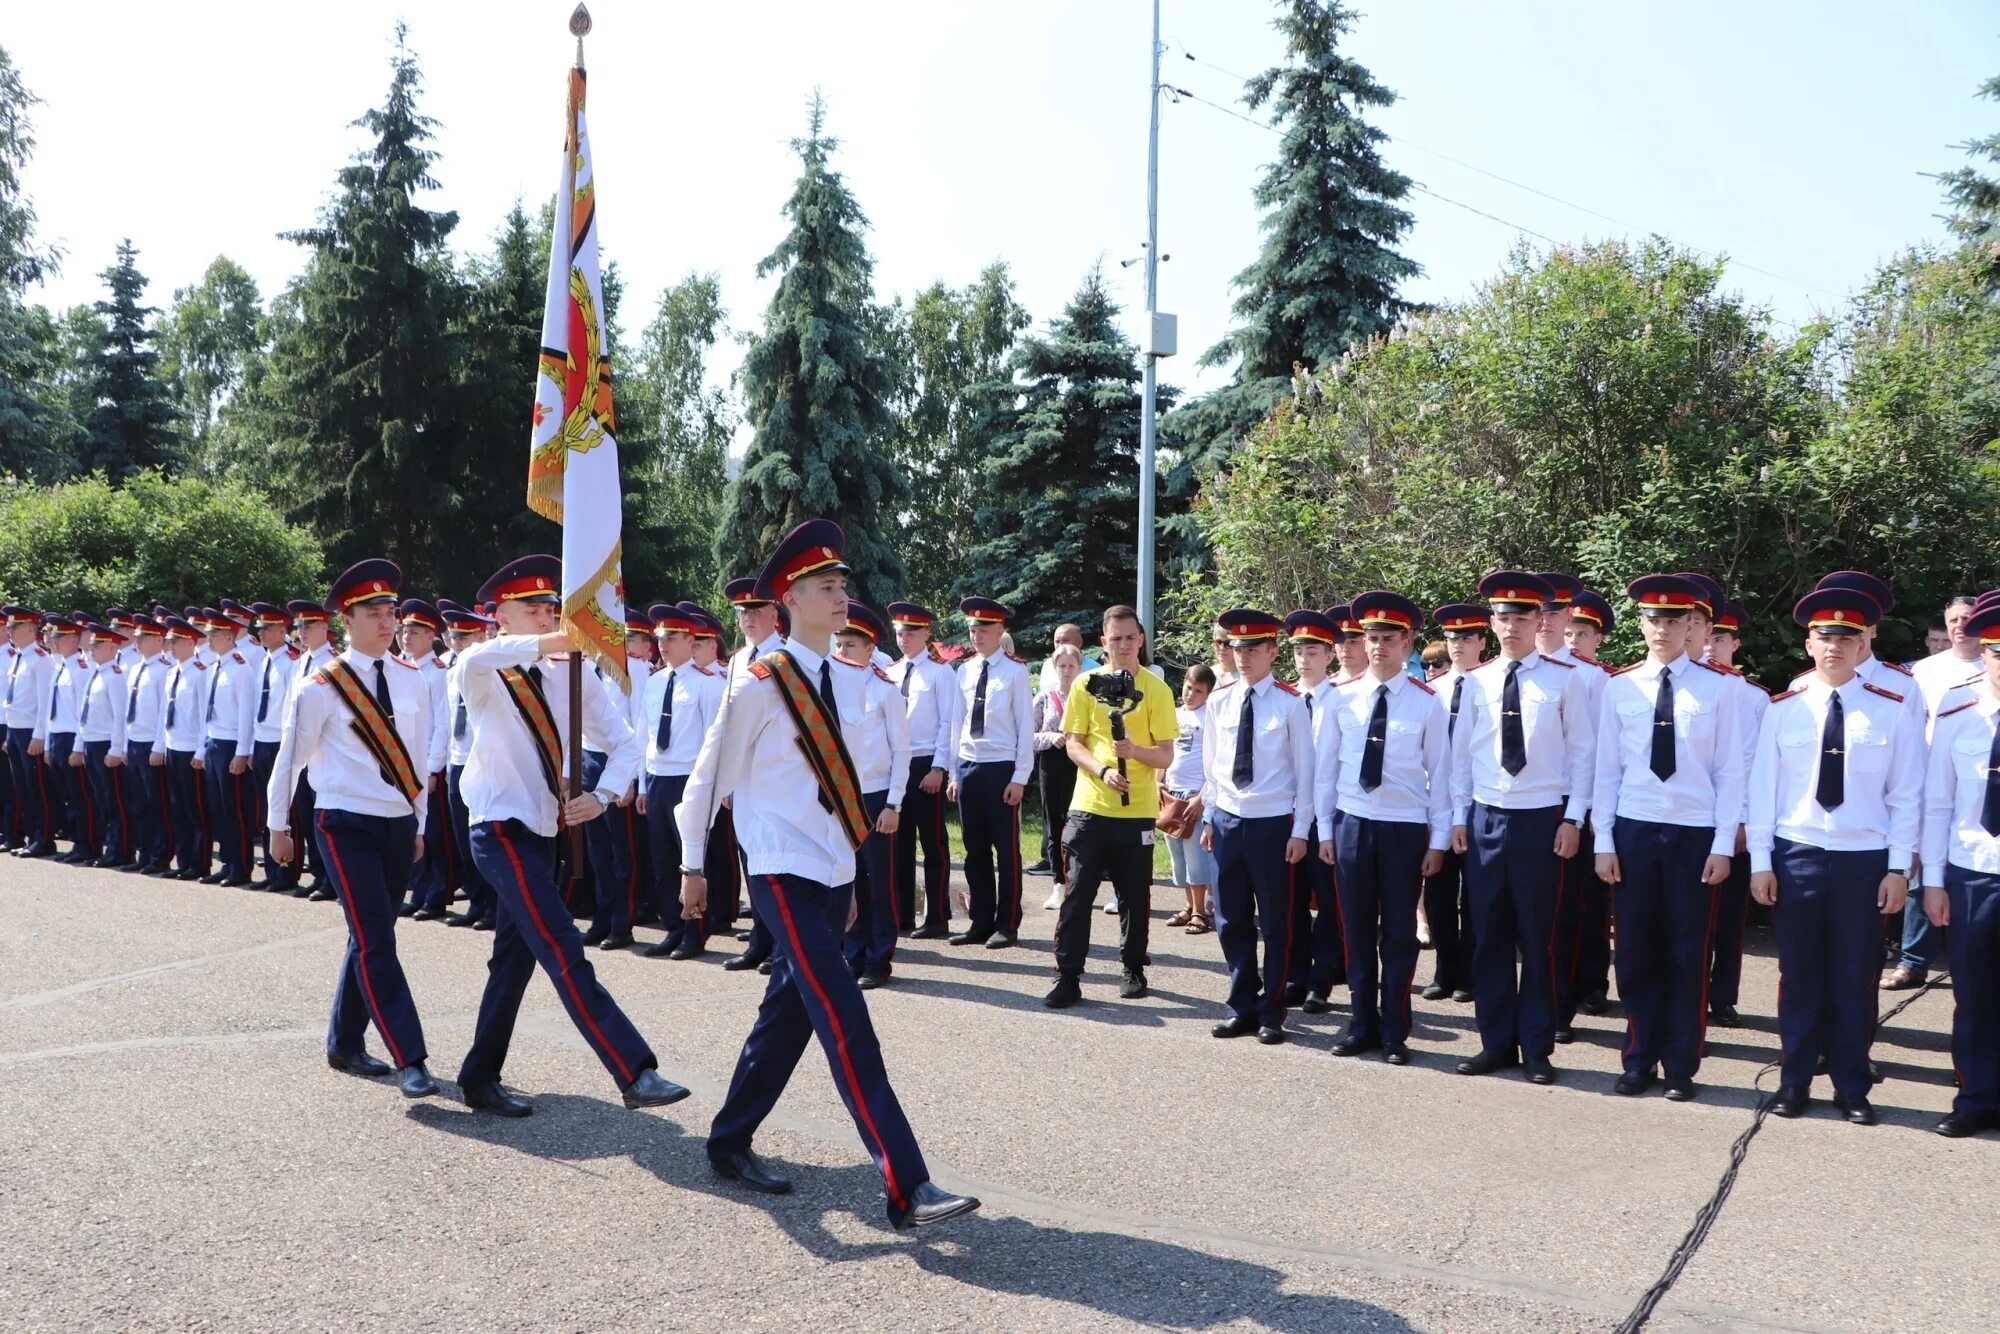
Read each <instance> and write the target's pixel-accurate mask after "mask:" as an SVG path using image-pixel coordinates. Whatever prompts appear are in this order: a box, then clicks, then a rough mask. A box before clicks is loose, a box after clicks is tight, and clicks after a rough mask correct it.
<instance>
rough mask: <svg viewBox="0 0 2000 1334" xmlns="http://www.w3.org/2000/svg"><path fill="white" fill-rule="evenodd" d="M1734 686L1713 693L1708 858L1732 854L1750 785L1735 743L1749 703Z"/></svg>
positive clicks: (1729, 682) (1726, 683) (1728, 682)
mask: <svg viewBox="0 0 2000 1334" xmlns="http://www.w3.org/2000/svg"><path fill="white" fill-rule="evenodd" d="M1738 684H1739V683H1738V682H1736V681H1733V680H1724V681H1723V682H1722V689H1721V690H1720V691H1718V692H1717V694H1718V696H1719V697H1720V698H1719V699H1718V701H1717V708H1716V717H1715V761H1714V762H1715V840H1714V841H1713V842H1712V843H1710V844H1709V847H1708V853H1709V855H1710V856H1711V857H1728V856H1732V855H1734V853H1735V852H1736V816H1737V813H1738V812H1740V811H1741V810H1742V809H1743V794H1744V792H1745V790H1746V789H1747V788H1748V787H1749V784H1750V775H1749V772H1748V769H1749V766H1748V763H1747V762H1746V761H1745V759H1744V757H1743V747H1742V746H1741V745H1740V744H1738V742H1737V740H1736V738H1737V737H1739V736H1741V735H1742V732H1743V728H1744V727H1745V726H1746V724H1747V722H1748V718H1749V713H1750V709H1749V704H1750V701H1749V700H1747V699H1745V698H1744V697H1743V692H1742V691H1741V690H1740V689H1738V688H1737V686H1738ZM1606 693H1607V694H1608V693H1609V692H1608V691H1607V692H1606ZM1599 744H1600V745H1601V744H1603V743H1602V742H1601V741H1600V742H1599Z"/></svg>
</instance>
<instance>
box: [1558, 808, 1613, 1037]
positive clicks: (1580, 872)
mask: <svg viewBox="0 0 2000 1334" xmlns="http://www.w3.org/2000/svg"><path fill="white" fill-rule="evenodd" d="M1591 849H1592V844H1591V836H1590V822H1589V816H1588V815H1586V816H1585V817H1584V824H1583V827H1582V828H1581V829H1580V830H1579V831H1578V833H1577V848H1576V856H1574V857H1571V858H1570V859H1569V860H1568V861H1564V860H1562V859H1561V858H1557V859H1556V901H1555V924H1554V927H1553V930H1552V931H1551V933H1550V936H1549V940H1550V943H1551V947H1552V949H1553V950H1554V961H1553V963H1551V965H1550V967H1551V968H1552V969H1553V970H1554V973H1555V983H1556V1027H1557V1028H1569V1027H1571V1026H1572V1025H1574V1023H1575V1022H1576V1001H1577V997H1578V996H1581V995H1582V994H1583V986H1582V973H1581V968H1580V965H1581V963H1582V960H1583V955H1584V951H1585V945H1584V938H1585V936H1586V934H1587V931H1586V927H1585V921H1586V919H1587V918H1588V917H1589V910H1590V896H1591V890H1590V886H1591V885H1592V884H1594V883H1596V882H1597V863H1596V861H1595V858H1594V854H1593V853H1592V851H1591ZM1609 916H1610V913H1609V907H1608V905H1607V906H1606V907H1605V918H1606V921H1607V930H1608V929H1609V928H1608V921H1609ZM1606 948H1607V951H1608V949H1609V946H1608V945H1607V947H1606Z"/></svg>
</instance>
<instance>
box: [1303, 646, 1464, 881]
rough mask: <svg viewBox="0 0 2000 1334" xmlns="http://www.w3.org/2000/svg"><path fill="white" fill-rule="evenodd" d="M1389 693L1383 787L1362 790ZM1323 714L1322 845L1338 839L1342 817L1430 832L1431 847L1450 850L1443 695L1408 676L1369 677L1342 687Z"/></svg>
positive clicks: (1317, 783) (1318, 776)
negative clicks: (1380, 704)
mask: <svg viewBox="0 0 2000 1334" xmlns="http://www.w3.org/2000/svg"><path fill="white" fill-rule="evenodd" d="M1384 689H1386V690H1387V691H1388V692H1389V730H1388V732H1387V733H1386V734H1385V735H1384V737H1383V742H1382V781H1381V783H1380V784H1379V785H1378V786H1377V787H1376V788H1375V790H1374V791H1373V792H1368V791H1365V790H1363V788H1362V786H1361V762H1362V759H1363V758H1364V756H1365V755H1366V754H1367V748H1368V726H1369V723H1370V722H1371V721H1373V719H1374V716H1375V701H1376V698H1377V696H1378V694H1379V693H1380V691H1382V690H1384ZM1319 711H1321V712H1323V713H1324V714H1326V721H1325V722H1324V724H1322V726H1323V727H1324V728H1325V729H1326V736H1325V737H1324V738H1323V740H1322V742H1321V747H1320V749H1319V751H1318V753H1317V755H1316V757H1315V761H1314V762H1315V764H1316V765H1317V766H1318V767H1317V769H1316V771H1315V773H1314V778H1313V783H1314V787H1315V789H1316V794H1315V798H1314V805H1315V808H1316V810H1317V811H1318V817H1317V818H1318V819H1319V822H1320V825H1319V836H1320V840H1321V841H1322V842H1326V841H1329V840H1331V839H1332V838H1333V813H1334V812H1335V811H1336V810H1338V811H1342V812H1345V813H1346V814H1348V815H1351V816H1355V817H1357V818H1359V819H1363V820H1384V821H1389V822H1391V823H1395V824H1420V825H1424V826H1425V827H1426V828H1427V829H1428V830H1429V831H1430V842H1429V846H1431V847H1432V848H1436V849H1439V850H1443V849H1445V848H1449V847H1450V846H1451V742H1450V740H1449V738H1448V737H1447V736H1446V734H1445V731H1446V728H1445V724H1446V714H1445V706H1444V701H1443V700H1441V699H1439V698H1438V697H1437V692H1435V691H1434V690H1432V689H1431V687H1430V686H1429V685H1427V684H1426V683H1424V682H1422V681H1419V680H1416V679H1415V678H1413V677H1410V676H1408V675H1406V674H1404V673H1403V672H1400V671H1399V672H1397V673H1396V674H1395V675H1394V676H1392V677H1390V678H1389V679H1388V680H1387V681H1378V680H1376V679H1375V677H1374V676H1373V675H1372V674H1369V675H1364V676H1362V677H1361V678H1360V679H1359V680H1355V681H1350V682H1348V683H1347V684H1346V685H1344V686H1339V687H1337V688H1335V689H1334V690H1333V691H1332V700H1331V703H1330V706H1321V708H1320V710H1319ZM1329 769H1331V772H1328V770H1329Z"/></svg>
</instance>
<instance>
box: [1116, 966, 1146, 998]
mask: <svg viewBox="0 0 2000 1334" xmlns="http://www.w3.org/2000/svg"><path fill="white" fill-rule="evenodd" d="M1146 991H1147V988H1146V975H1145V974H1144V973H1142V972H1140V971H1139V970H1138V969H1137V968H1127V969H1126V970H1125V978H1124V980H1123V981H1122V982H1120V983H1119V985H1118V999H1120V1000H1144V999H1145V998H1146Z"/></svg>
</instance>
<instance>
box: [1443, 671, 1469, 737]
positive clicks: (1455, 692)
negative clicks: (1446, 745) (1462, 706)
mask: <svg viewBox="0 0 2000 1334" xmlns="http://www.w3.org/2000/svg"><path fill="white" fill-rule="evenodd" d="M1464 698H1465V678H1464V677H1463V676H1461V677H1459V678H1458V679H1457V680H1456V681H1453V682H1452V683H1451V717H1449V718H1447V719H1445V723H1444V734H1445V735H1446V736H1447V737H1449V736H1450V735H1451V734H1452V733H1453V732H1455V731H1457V730H1458V702H1459V701H1460V700H1462V699H1464Z"/></svg>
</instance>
